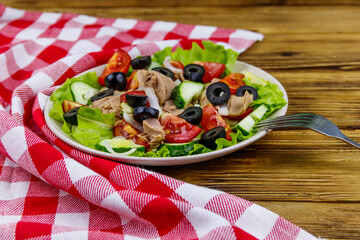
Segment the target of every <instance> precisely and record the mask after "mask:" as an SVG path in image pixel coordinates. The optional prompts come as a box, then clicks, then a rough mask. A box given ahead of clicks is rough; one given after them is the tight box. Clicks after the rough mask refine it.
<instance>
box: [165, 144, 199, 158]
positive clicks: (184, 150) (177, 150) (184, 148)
mask: <svg viewBox="0 0 360 240" xmlns="http://www.w3.org/2000/svg"><path fill="white" fill-rule="evenodd" d="M195 143H196V142H188V143H163V144H161V147H163V146H166V147H167V149H169V151H170V155H171V156H172V157H176V156H184V155H188V154H189V152H190V151H192V150H194V144H195Z"/></svg>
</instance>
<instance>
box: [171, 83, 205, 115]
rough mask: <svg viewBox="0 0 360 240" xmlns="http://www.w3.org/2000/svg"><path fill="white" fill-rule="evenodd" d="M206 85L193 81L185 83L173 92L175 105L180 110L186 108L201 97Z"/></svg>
mask: <svg viewBox="0 0 360 240" xmlns="http://www.w3.org/2000/svg"><path fill="white" fill-rule="evenodd" d="M204 88H205V84H203V83H199V82H193V81H184V82H182V83H181V84H180V85H179V86H177V87H176V88H175V89H174V91H173V92H172V97H173V99H174V102H175V105H176V107H177V108H179V109H183V108H186V107H187V106H188V105H189V104H190V103H191V102H192V101H193V100H196V99H198V98H199V97H200V95H201V93H202V91H203V90H204Z"/></svg>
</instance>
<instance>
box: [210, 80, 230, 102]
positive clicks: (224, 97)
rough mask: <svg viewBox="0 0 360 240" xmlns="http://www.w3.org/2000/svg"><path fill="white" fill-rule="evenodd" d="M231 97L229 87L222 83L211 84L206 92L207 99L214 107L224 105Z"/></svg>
mask: <svg viewBox="0 0 360 240" xmlns="http://www.w3.org/2000/svg"><path fill="white" fill-rule="evenodd" d="M230 95H231V91H230V88H229V86H228V85H227V84H226V83H223V82H216V83H212V84H210V85H209V86H208V88H207V90H206V97H207V99H208V100H209V101H210V102H211V103H212V104H215V105H221V104H224V103H226V102H227V101H228V100H229V98H230Z"/></svg>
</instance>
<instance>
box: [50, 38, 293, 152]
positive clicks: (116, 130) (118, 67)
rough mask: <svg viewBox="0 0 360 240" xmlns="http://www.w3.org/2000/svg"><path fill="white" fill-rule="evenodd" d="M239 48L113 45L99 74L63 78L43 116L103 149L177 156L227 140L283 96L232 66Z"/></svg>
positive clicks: (246, 132) (249, 128)
mask: <svg viewBox="0 0 360 240" xmlns="http://www.w3.org/2000/svg"><path fill="white" fill-rule="evenodd" d="M237 57H238V53H237V52H235V51H233V50H231V49H225V48H224V47H223V46H219V45H216V44H214V43H212V42H209V41H204V42H202V43H201V44H196V43H194V44H193V46H192V48H191V49H186V50H185V49H182V48H178V49H176V50H175V51H173V49H171V48H165V49H164V50H162V51H159V52H157V53H155V54H154V55H153V56H138V57H135V58H131V57H130V56H129V54H128V53H127V52H125V51H123V50H121V49H119V50H117V51H115V53H114V55H113V56H112V57H111V58H110V59H109V61H108V63H107V64H106V66H105V68H104V70H103V72H102V74H101V75H100V76H97V75H96V73H95V72H88V73H86V74H83V75H81V76H80V77H76V78H71V79H68V80H67V81H66V82H65V83H64V84H63V85H62V86H60V87H59V88H58V89H57V90H56V91H55V92H53V94H52V95H51V97H50V100H51V101H52V102H53V107H52V109H51V111H50V113H49V116H50V117H51V118H53V119H55V120H57V121H59V122H60V123H62V131H63V132H64V133H66V134H67V135H69V136H71V137H72V139H74V140H75V141H77V142H79V143H81V144H83V145H85V146H87V147H90V148H93V149H96V150H100V151H104V152H109V153H112V154H122V155H130V156H137V157H176V156H187V155H194V154H201V153H206V152H211V151H216V150H220V149H222V148H225V147H229V146H232V145H234V144H237V143H238V142H241V141H243V140H245V139H248V138H250V137H252V136H253V135H254V134H255V131H253V126H254V125H255V124H256V122H258V121H260V120H262V119H265V118H267V117H268V116H269V115H271V114H273V113H274V112H276V111H277V110H279V109H280V108H282V107H283V106H285V105H286V104H287V103H286V101H285V100H284V99H283V97H282V92H281V91H280V89H279V87H278V86H277V85H276V84H274V83H271V82H269V81H266V80H264V79H262V78H260V77H258V76H255V75H254V74H253V73H250V72H248V71H242V72H234V71H233V69H234V65H235V62H236V60H237Z"/></svg>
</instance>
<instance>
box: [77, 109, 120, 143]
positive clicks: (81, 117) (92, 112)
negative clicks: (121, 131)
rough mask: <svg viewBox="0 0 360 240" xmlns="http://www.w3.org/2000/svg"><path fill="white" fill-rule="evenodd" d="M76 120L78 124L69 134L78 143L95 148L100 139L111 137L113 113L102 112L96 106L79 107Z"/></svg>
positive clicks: (113, 120)
mask: <svg viewBox="0 0 360 240" xmlns="http://www.w3.org/2000/svg"><path fill="white" fill-rule="evenodd" d="M77 120H78V125H77V127H76V128H75V130H74V131H73V132H72V134H71V136H72V137H73V138H75V139H76V140H77V141H78V142H79V143H81V144H83V145H85V146H87V147H90V148H95V144H96V143H98V142H100V141H101V140H104V139H110V138H113V131H112V129H113V125H114V122H115V113H108V114H103V113H102V112H101V110H100V109H98V108H90V107H80V109H79V111H78V114H77Z"/></svg>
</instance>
